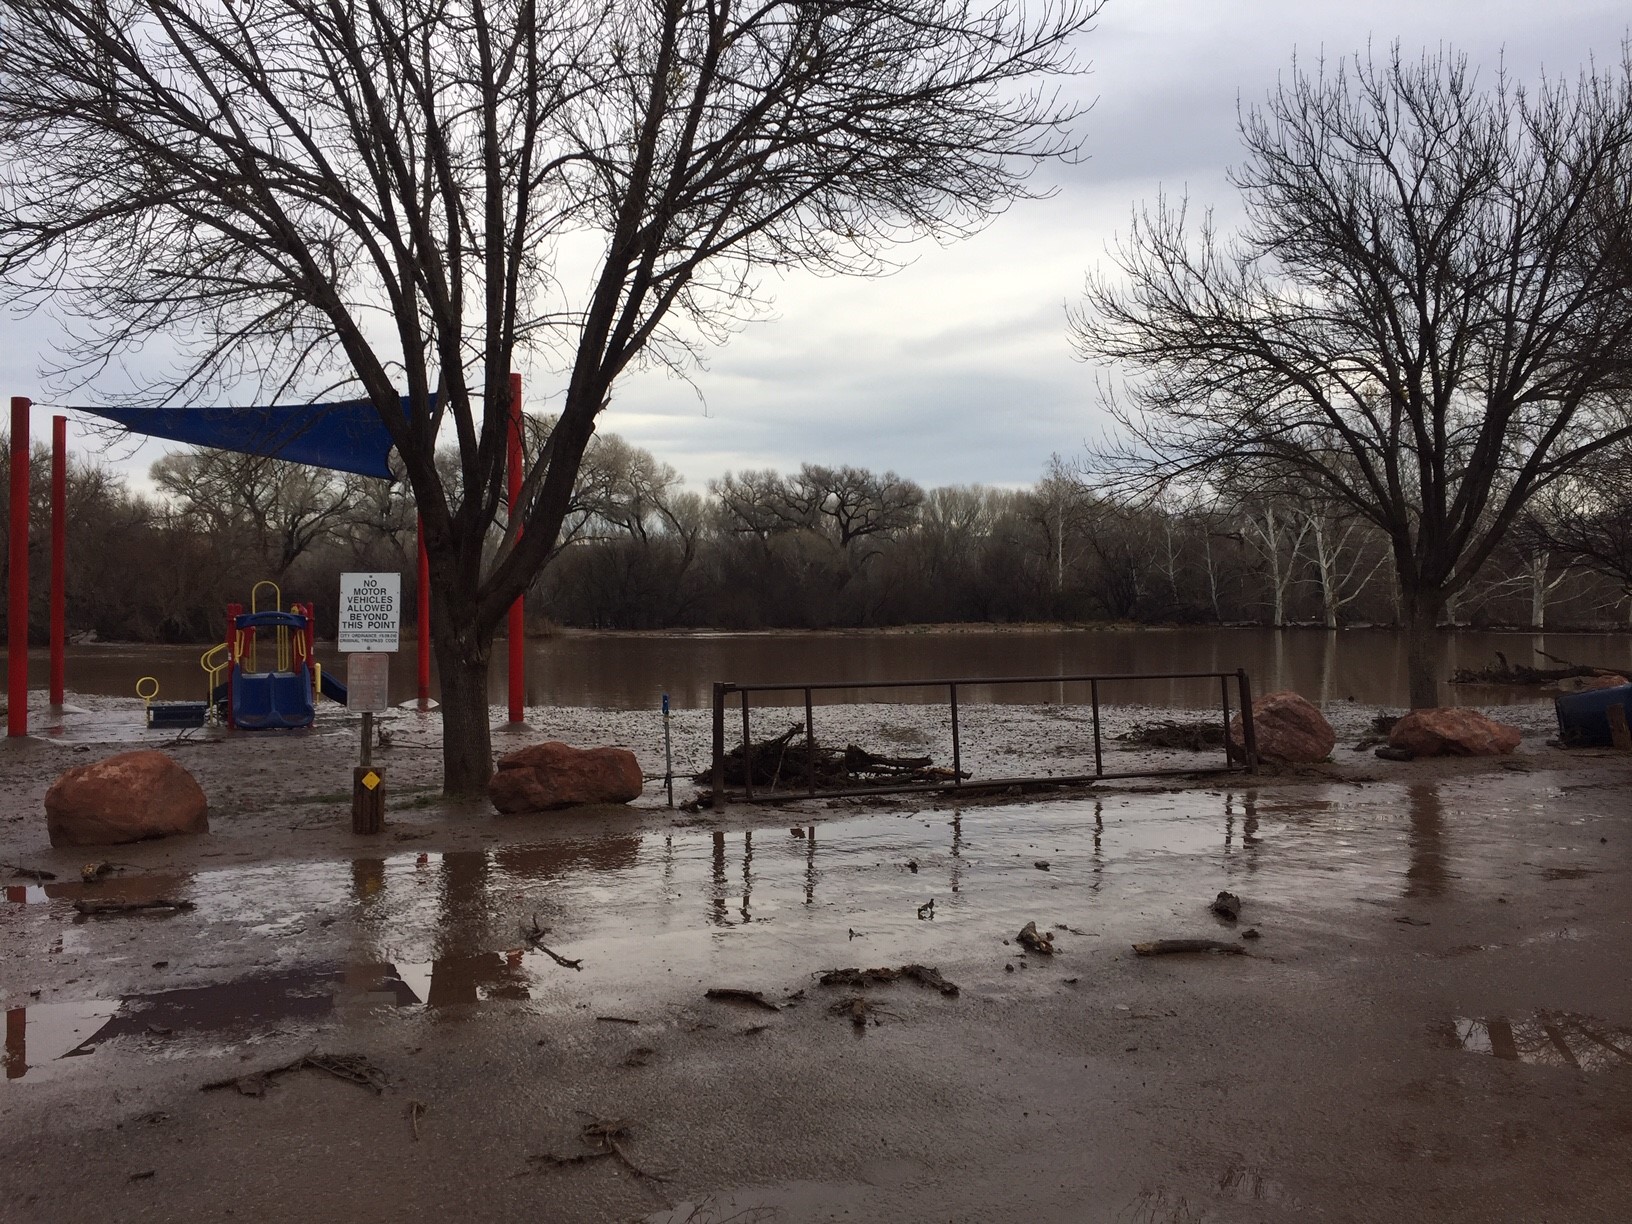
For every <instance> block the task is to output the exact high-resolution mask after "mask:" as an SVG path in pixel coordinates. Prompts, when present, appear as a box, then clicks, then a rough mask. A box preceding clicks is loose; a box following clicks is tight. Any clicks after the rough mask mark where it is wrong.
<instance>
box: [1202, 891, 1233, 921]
mask: <svg viewBox="0 0 1632 1224" xmlns="http://www.w3.org/2000/svg"><path fill="white" fill-rule="evenodd" d="M1207 908H1208V909H1210V910H1212V911H1213V913H1214V914H1216V915H1218V916H1219V917H1220V918H1222V919H1224V921H1226V922H1234V921H1235V920H1236V919H1238V918H1240V917H1241V898H1240V897H1238V896H1236V895H1235V894H1234V893H1232V892H1221V893H1219V894H1218V896H1216V897H1214V898H1213V903H1212V904H1211V905H1209V906H1208V907H1207Z"/></svg>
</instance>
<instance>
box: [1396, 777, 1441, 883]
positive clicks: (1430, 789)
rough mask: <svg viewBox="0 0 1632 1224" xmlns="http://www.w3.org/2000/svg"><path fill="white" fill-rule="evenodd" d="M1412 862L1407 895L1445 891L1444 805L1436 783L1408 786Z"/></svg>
mask: <svg viewBox="0 0 1632 1224" xmlns="http://www.w3.org/2000/svg"><path fill="white" fill-rule="evenodd" d="M1407 793H1408V794H1409V796H1410V804H1411V810H1410V818H1411V832H1410V834H1409V835H1408V843H1409V846H1410V850H1411V863H1410V866H1408V867H1407V868H1406V869H1405V895H1406V896H1408V897H1438V896H1440V895H1442V894H1443V893H1444V892H1445V805H1444V803H1443V802H1442V801H1441V800H1440V797H1439V787H1438V786H1435V785H1433V784H1431V783H1430V784H1426V785H1418V786H1412V787H1410V788H1408V792H1407Z"/></svg>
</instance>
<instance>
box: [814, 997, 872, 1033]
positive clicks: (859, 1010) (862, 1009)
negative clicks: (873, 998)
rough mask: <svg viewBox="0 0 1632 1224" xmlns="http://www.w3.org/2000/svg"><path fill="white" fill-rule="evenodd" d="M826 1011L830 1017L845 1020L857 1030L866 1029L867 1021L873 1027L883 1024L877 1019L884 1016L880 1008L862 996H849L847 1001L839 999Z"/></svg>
mask: <svg viewBox="0 0 1632 1224" xmlns="http://www.w3.org/2000/svg"><path fill="white" fill-rule="evenodd" d="M827 1010H828V1012H829V1013H830V1014H832V1015H835V1016H843V1017H845V1018H847V1019H848V1020H849V1021H850V1023H851V1024H853V1025H855V1026H856V1027H857V1028H858V1029H859V1028H866V1027H867V1022H868V1021H869V1020H870V1021H872V1022H873V1023H874V1024H875V1025H877V1024H881V1023H883V1021H881V1020H880V1019H879V1017H880V1016H882V1015H884V1014H885V1012H884V1009H883V1008H882V1007H879V1006H878V1005H877V1004H876V1003H872V1002H870V1001H868V1000H867V999H866V998H864V997H863V996H862V995H851V996H850V997H849V998H848V999H840V1000H839V1001H838V1002H837V1003H834V1004H833V1005H832V1006H831V1007H829V1008H828V1009H827Z"/></svg>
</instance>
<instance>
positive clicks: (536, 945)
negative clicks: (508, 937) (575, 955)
mask: <svg viewBox="0 0 1632 1224" xmlns="http://www.w3.org/2000/svg"><path fill="white" fill-rule="evenodd" d="M548 934H549V930H548V928H546V927H541V926H539V925H538V915H537V914H534V915H533V927H532V930H528V929H527V928H526V927H522V928H521V937H522V938H523V939H525V940H526V941H527V946H528V947H530V948H532V949H533V950H534V951H535V952H542V953H544V955H545V956H547V957H549V958H550V959H551V960H553V961H554V962H555V963H556V964H558V965H560V966H561V967H562V968H563V969H576V970H578V971H579V972H580V973H582V972H583V969H584V962H583V961H582V960H573V959H572V958H571V957H570V956H562V955H561V954H560V953H559V952H552V951H551V950H550V949H549V948H547V947H545V946H544V936H546V935H548Z"/></svg>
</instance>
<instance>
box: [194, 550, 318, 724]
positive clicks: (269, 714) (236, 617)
mask: <svg viewBox="0 0 1632 1224" xmlns="http://www.w3.org/2000/svg"><path fill="white" fill-rule="evenodd" d="M265 590H269V591H270V592H271V606H270V607H269V608H262V607H261V603H260V601H261V593H262V591H265ZM314 622H315V616H314V613H313V610H312V605H311V604H309V603H308V604H299V603H295V604H290V605H289V609H288V611H284V609H283V593H282V592H281V591H280V590H279V589H278V584H277V583H275V582H270V581H262V582H257V583H256V584H255V586H254V588H253V589H252V590H251V591H250V594H249V610H248V611H247V612H246V611H245V610H244V606H243V605H242V604H228V605H227V640H226V641H225V642H224V643H222V644H221V645H222V646H224V647H225V648H226V651H225V653H226V657H225V659H222V658H221V653H220V652H221V647H219V646H217V647H212V648H211V649H210V650H209V651H207V652H206V653H205V655H204V657H203V658H202V659H200V660H199V663H200V665H201V666H203V667H204V668H205V670H206V671H208V672H209V673H210V698H211V700H212V701H213V702H215V703H217V705H218V706H220V705H222V704H224V706H225V710H226V718H227V726H229V727H239V728H242V729H243V730H246V731H265V730H272V729H276V728H290V727H309V726H311V725H312V720H313V718H314V717H315V716H316V713H317V699H318V696H319V695H320V694H321V695H323V696H327V697H329V698H330V699H331V700H334V701H338V702H341V703H344V702H345V700H346V688H345V685H343V684H340V683H338V682H337V681H335V680H334V679H333V678H332V677H326V676H324V675H323V666H322V664H320V663H318V662H317V660H316V659H315V658H314V657H313V654H312V639H313V626H314ZM263 638H269V639H270V640H269V641H265V640H263ZM268 653H270V655H271V657H270V658H266V655H267V654H268ZM263 661H264V662H265V664H266V666H264V667H263V666H262V663H263ZM221 671H225V672H226V680H225V682H224V683H222V682H219V681H218V680H217V679H216V677H217V675H219V673H220V672H221Z"/></svg>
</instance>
